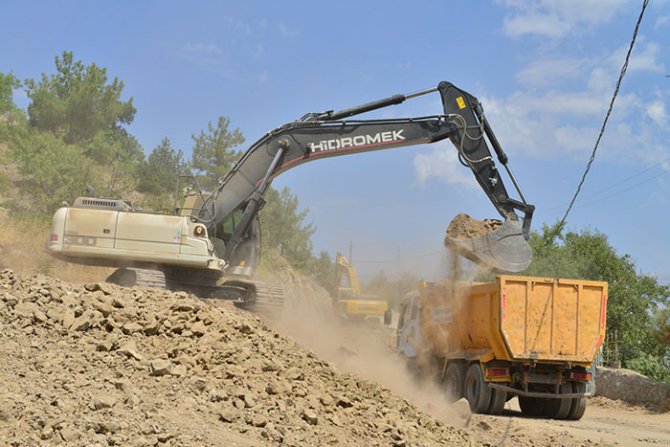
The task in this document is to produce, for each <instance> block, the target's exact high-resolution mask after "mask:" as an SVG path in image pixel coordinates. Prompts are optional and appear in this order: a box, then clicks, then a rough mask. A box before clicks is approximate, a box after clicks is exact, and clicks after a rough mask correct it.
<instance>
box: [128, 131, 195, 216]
mask: <svg viewBox="0 0 670 447" xmlns="http://www.w3.org/2000/svg"><path fill="white" fill-rule="evenodd" d="M140 171H141V176H140V181H139V184H138V189H139V191H140V192H143V193H148V194H150V195H153V196H154V198H153V200H150V202H151V204H152V208H154V209H158V210H159V209H163V208H170V207H171V206H172V205H173V203H172V202H173V201H174V192H175V188H176V185H177V179H178V177H179V175H182V174H186V173H187V164H186V162H185V161H184V153H183V152H182V151H181V150H180V149H176V148H174V147H172V144H171V143H170V140H169V139H168V138H163V141H161V143H160V144H159V145H158V146H156V147H155V148H154V149H153V150H152V151H151V154H149V157H147V160H146V161H145V162H142V164H141V168H140Z"/></svg>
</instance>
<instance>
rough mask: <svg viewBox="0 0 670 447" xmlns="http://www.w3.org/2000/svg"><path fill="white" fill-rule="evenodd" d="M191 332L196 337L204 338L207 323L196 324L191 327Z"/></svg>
mask: <svg viewBox="0 0 670 447" xmlns="http://www.w3.org/2000/svg"><path fill="white" fill-rule="evenodd" d="M191 332H192V333H193V335H195V336H196V337H202V336H203V335H205V333H206V332H207V328H206V327H205V323H203V322H202V321H198V322H196V323H195V324H193V325H192V326H191Z"/></svg>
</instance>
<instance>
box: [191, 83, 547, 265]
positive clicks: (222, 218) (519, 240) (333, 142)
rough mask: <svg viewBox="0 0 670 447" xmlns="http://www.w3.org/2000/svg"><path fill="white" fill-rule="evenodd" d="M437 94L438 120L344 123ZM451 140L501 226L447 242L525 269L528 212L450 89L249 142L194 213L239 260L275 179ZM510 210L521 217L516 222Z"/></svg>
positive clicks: (463, 102) (289, 127) (479, 121)
mask: <svg viewBox="0 0 670 447" xmlns="http://www.w3.org/2000/svg"><path fill="white" fill-rule="evenodd" d="M433 92H438V93H439V94H440V96H441V98H442V105H443V109H444V110H443V111H444V113H443V114H439V115H433V116H425V117H418V118H398V119H376V120H346V118H350V117H352V116H355V115H359V114H362V113H365V112H369V111H372V110H376V109H380V108H383V107H388V106H391V105H394V104H400V103H402V102H404V101H405V100H407V99H411V98H414V97H417V96H421V95H425V94H428V93H433ZM447 138H448V139H450V140H451V142H452V143H453V145H454V146H455V147H456V149H457V150H458V155H459V159H460V161H461V163H463V164H464V165H465V166H467V167H469V168H470V169H471V170H472V172H473V174H474V176H475V178H476V179H477V182H478V183H479V185H480V186H481V187H482V189H483V190H484V192H485V193H486V195H487V196H488V198H489V200H490V201H491V202H492V204H493V205H494V206H495V208H496V209H497V210H498V212H499V213H500V215H501V216H502V217H503V219H504V221H505V222H504V224H503V225H502V226H501V227H500V228H499V229H497V230H495V231H493V232H491V234H489V235H485V236H482V237H479V238H474V239H469V240H467V239H466V240H448V241H447V242H448V243H449V244H448V245H451V246H452V247H455V248H457V249H458V250H459V251H460V252H461V254H463V255H465V256H466V257H468V258H469V259H471V260H473V261H475V262H478V263H483V264H485V265H487V266H488V267H490V268H493V269H494V270H500V271H513V272H514V271H521V270H523V269H525V268H526V267H527V266H528V264H529V263H530V249H529V247H528V244H527V242H526V240H527V239H528V232H529V228H530V223H531V219H532V214H533V211H534V207H533V205H530V204H528V203H527V202H526V200H525V198H524V197H523V194H522V193H521V190H520V188H519V186H518V184H517V182H516V180H515V179H514V176H513V175H512V173H511V171H510V170H509V168H508V166H507V162H508V158H507V156H506V155H505V153H504V152H503V150H502V148H501V146H500V144H499V142H498V140H497V138H496V137H495V134H494V133H493V130H492V129H491V127H490V125H489V123H488V121H487V120H486V118H485V116H484V112H483V109H482V107H481V105H480V104H479V102H478V100H477V98H475V97H474V96H472V95H470V94H469V93H467V92H465V91H463V90H461V89H459V88H457V87H456V86H454V85H453V84H451V83H449V82H441V83H440V84H439V85H438V86H437V87H436V88H433V89H429V90H424V91H421V92H417V93H414V94H410V95H394V96H392V97H389V98H385V99H382V100H379V101H375V102H371V103H367V104H363V105H361V106H357V107H353V108H350V109H345V110H342V111H337V112H334V111H326V112H322V113H310V114H307V115H305V116H304V117H302V118H301V119H300V120H298V121H295V122H291V123H288V124H286V125H284V126H282V127H279V128H277V129H275V130H273V131H271V132H269V133H268V134H266V135H265V136H263V137H262V138H261V139H260V140H258V141H257V142H256V143H254V144H253V145H252V146H251V147H250V148H249V149H248V150H247V151H246V152H245V153H244V154H243V155H242V157H241V158H240V159H239V160H238V161H237V163H236V164H235V166H234V167H233V169H232V170H231V171H230V172H229V173H228V174H227V175H226V176H225V177H223V178H222V179H221V181H220V183H219V187H218V189H217V191H216V192H215V193H214V194H212V195H210V196H209V198H208V199H207V200H206V201H205V203H204V204H203V206H202V208H201V210H200V212H199V213H198V220H200V221H201V222H202V223H204V224H205V225H207V227H208V231H209V234H210V235H214V236H215V237H220V238H221V239H223V240H224V244H225V248H224V249H223V253H221V255H222V257H223V258H224V259H226V260H234V259H236V258H239V256H237V255H236V252H237V250H238V249H239V247H240V246H241V245H242V244H244V243H245V241H246V240H247V239H249V237H250V235H251V234H253V233H254V231H253V228H254V226H255V225H256V224H257V215H258V212H259V211H260V209H261V208H262V207H263V205H264V199H263V197H264V194H265V192H266V191H267V189H268V187H269V186H270V183H271V182H272V180H273V179H274V178H275V177H276V176H277V175H279V174H281V173H282V172H285V171H287V170H288V169H291V168H293V167H295V166H298V165H300V164H303V163H306V162H309V161H312V160H317V159H320V158H328V157H336V156H341V155H349V154H354V153H360V152H368V151H374V150H382V149H391V148H396V147H403V146H412V145H418V144H428V143H435V142H438V141H441V140H444V139H447ZM487 139H488V141H489V142H490V143H491V145H492V147H493V149H494V151H495V153H496V155H497V158H498V161H499V162H500V164H501V165H502V166H504V167H505V169H506V170H507V172H508V174H509V177H510V178H511V179H512V181H513V183H514V186H515V188H516V190H517V192H518V194H519V196H520V199H521V200H515V199H512V198H510V196H509V195H508V193H507V190H506V188H505V186H504V184H503V181H502V178H501V175H500V171H499V170H498V168H497V165H496V163H495V162H494V160H493V156H492V154H491V151H490V150H489V147H488V144H487ZM516 211H520V212H521V214H522V220H521V221H519V217H518V216H517V213H516ZM233 216H235V219H236V224H235V228H234V230H233V231H232V233H229V234H227V235H226V236H225V237H222V236H221V235H222V233H223V230H222V227H223V224H224V223H225V222H227V221H229V220H230V219H231V218H233Z"/></svg>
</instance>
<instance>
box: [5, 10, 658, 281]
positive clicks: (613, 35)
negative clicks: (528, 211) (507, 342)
mask: <svg viewBox="0 0 670 447" xmlns="http://www.w3.org/2000/svg"><path fill="white" fill-rule="evenodd" d="M641 5H642V1H641V0H639V1H637V0H635V1H626V0H535V1H530V0H498V1H448V2H447V1H415V2H407V1H391V0H386V1H360V0H359V1H343V0H341V1H338V2H314V1H292V2H277V1H242V0H238V1H198V2H175V1H142V2H134V1H132V2H131V1H115V2H108V1H107V2H102V1H59V2H46V1H44V2H35V1H13V0H10V1H6V2H3V14H2V15H0V54H2V57H0V71H2V72H8V71H13V72H14V74H15V75H16V76H17V77H19V78H20V79H26V78H33V79H34V78H38V77H39V76H40V73H42V72H46V73H52V72H53V71H54V57H55V56H56V55H59V54H61V53H62V52H63V51H64V50H67V51H73V52H74V55H75V58H77V59H80V60H82V61H83V62H84V63H86V64H90V63H93V62H95V63H96V64H98V65H99V66H102V67H106V68H107V69H108V73H109V75H110V76H111V77H114V76H116V77H118V78H119V79H121V80H123V81H124V82H125V90H124V92H125V95H124V97H125V98H128V97H133V99H134V103H135V105H136V107H137V109H138V113H137V115H136V118H135V121H134V123H133V124H132V125H131V126H130V127H129V130H130V132H131V133H132V134H134V135H135V136H136V137H137V138H138V139H139V141H140V143H141V144H142V145H143V147H144V149H145V152H147V153H148V152H149V151H151V149H153V148H154V147H155V146H156V145H158V143H159V142H160V141H161V139H162V138H164V137H168V138H169V139H170V140H171V141H172V143H173V145H174V146H176V147H178V148H180V149H182V150H184V152H186V153H187V154H190V151H191V146H192V140H191V135H192V134H196V133H198V132H199V131H200V130H202V129H205V128H206V126H207V123H208V122H215V121H216V119H217V117H218V116H221V115H225V116H227V117H229V118H230V119H231V123H232V126H233V127H237V128H239V129H240V130H241V131H242V132H243V134H244V135H245V136H246V138H247V143H248V144H251V143H252V142H253V141H255V140H256V139H258V138H260V137H261V136H262V135H263V134H264V133H265V132H268V131H270V130H272V129H273V128H275V127H278V126H280V125H282V124H284V123H286V122H289V121H292V120H294V119H296V118H298V117H300V116H302V115H304V114H305V113H307V112H313V111H322V110H326V109H341V108H346V107H350V106H354V105H358V104H361V103H364V102H368V101H372V100H376V99H380V98H385V97H387V96H390V95H392V94H396V93H410V92H414V91H417V90H422V89H425V88H429V87H433V86H435V85H437V83H438V82H439V81H442V80H447V81H451V82H453V83H454V84H456V85H458V86H459V87H461V88H463V89H465V90H468V91H469V92H470V93H472V94H474V95H475V96H477V97H478V98H479V99H480V101H481V102H482V104H483V106H484V109H485V111H486V113H487V116H488V118H489V120H490V122H491V124H492V126H493V128H494V130H495V132H496V133H497V135H498V138H499V140H500V141H501V143H502V145H503V148H504V149H505V151H506V152H507V153H508V155H509V156H510V167H511V169H512V170H513V172H514V174H515V175H516V177H517V179H518V180H519V182H520V184H521V187H522V188H523V190H524V193H525V195H526V197H527V199H528V200H529V202H531V203H533V204H535V205H536V207H537V211H536V214H535V219H534V227H535V228H540V227H541V225H542V224H543V223H554V222H556V221H557V220H558V219H559V218H560V217H561V216H562V214H563V212H564V211H565V208H566V207H567V204H568V202H569V200H570V198H571V196H572V194H573V193H574V190H575V188H576V186H577V183H578V181H579V179H580V178H581V175H582V172H583V169H584V166H585V163H586V162H587V160H588V158H589V156H590V152H591V150H592V148H593V145H594V143H595V140H596V137H597V135H598V131H599V129H600V126H601V124H602V120H603V118H604V115H605V112H606V110H607V107H608V105H609V100H610V98H611V95H612V92H613V90H614V86H615V83H616V79H617V76H618V73H619V71H620V68H621V65H622V63H623V61H624V57H625V54H626V50H627V48H628V45H629V42H630V38H631V36H632V32H633V27H634V25H635V21H636V19H637V17H638V15H639V12H640V9H641ZM668 42H670V1H667V0H655V1H654V0H652V1H651V4H650V5H649V7H648V8H647V11H646V14H645V18H644V21H643V23H642V26H641V29H640V33H639V36H638V41H637V44H636V47H635V50H634V52H633V55H632V59H631V64H630V67H629V70H628V74H627V76H626V78H625V79H624V83H623V85H622V88H621V91H620V94H619V97H618V100H617V103H616V105H615V108H614V112H613V115H612V117H611V119H610V123H609V126H608V129H607V131H606V133H605V137H604V138H603V140H602V142H601V145H600V149H599V152H598V157H597V159H596V162H595V164H594V166H593V168H592V171H591V174H590V176H589V177H588V179H587V181H586V184H585V186H584V188H583V192H582V194H581V196H580V198H579V199H578V201H577V203H576V206H575V208H574V209H573V211H572V213H571V215H570V217H569V219H568V228H570V229H574V230H580V229H583V228H589V229H592V230H599V231H601V232H603V233H605V234H607V235H608V236H609V238H610V242H611V243H612V245H613V246H614V247H615V248H616V249H617V251H618V252H619V253H620V254H629V255H630V256H631V258H632V259H633V260H634V261H635V263H636V264H637V266H638V267H639V269H640V270H641V271H643V272H644V273H649V274H655V275H657V276H658V277H659V278H660V279H661V280H663V281H665V282H670V262H668V261H667V259H668V255H667V254H668V250H669V249H670V233H669V231H668V222H669V221H670V188H669V186H670V177H669V176H668V171H670V147H669V145H668V142H669V141H670V78H669V77H667V76H666V75H667V74H670V46H668ZM15 101H16V103H17V104H19V105H21V106H25V105H26V104H27V98H26V97H25V94H24V93H23V92H20V91H18V92H16V95H15ZM440 111H441V110H440V103H439V97H438V96H437V95H435V96H432V97H423V98H421V99H418V100H415V101H408V102H407V103H405V104H403V105H400V106H394V107H391V108H387V109H384V110H383V111H379V112H374V113H371V114H368V117H370V118H375V117H402V116H422V115H432V114H437V113H440ZM245 147H246V145H245ZM241 149H242V148H241ZM274 185H275V186H276V187H282V186H288V187H290V188H291V189H292V191H293V192H294V193H295V194H297V195H298V196H299V198H300V202H301V205H302V206H304V207H308V208H309V209H310V214H309V219H310V220H311V221H312V222H314V224H315V225H316V227H317V232H316V234H315V236H314V238H313V240H314V245H315V250H316V251H320V250H326V251H328V252H329V253H331V254H334V253H335V251H336V250H341V251H344V252H345V253H346V252H347V251H348V247H349V241H350V240H351V241H353V247H354V248H353V258H354V263H355V264H356V265H357V267H358V268H359V270H360V271H361V273H362V274H363V276H364V277H369V275H371V274H372V273H374V272H376V271H378V270H380V269H383V270H384V271H385V272H386V273H387V274H388V275H389V276H393V275H394V274H395V273H396V272H397V271H398V270H407V271H411V272H413V273H416V274H418V275H420V276H423V277H425V278H429V279H434V278H438V277H440V276H441V275H442V274H443V273H444V271H445V266H444V251H443V249H442V240H443V235H444V231H445V228H446V226H447V224H448V223H449V221H450V220H451V219H452V218H453V217H454V216H455V215H456V214H457V213H458V212H461V211H463V212H467V213H469V214H470V215H472V216H473V217H476V218H485V217H498V216H497V213H496V212H495V210H494V208H493V207H492V205H491V204H490V203H489V201H488V200H487V198H486V196H485V195H484V193H483V192H482V191H480V190H479V188H478V187H477V186H476V185H475V183H474V181H473V180H472V178H471V174H470V172H469V170H467V169H466V168H463V167H462V166H460V165H459V164H458V162H457V160H456V151H455V149H454V148H453V147H452V146H451V145H450V143H448V142H442V143H438V144H435V145H424V146H416V147H412V148H403V149H393V150H388V151H382V152H375V153H369V154H361V155H354V156H345V157H339V158H334V159H328V160H321V161H315V162H313V163H309V164H306V165H303V166H300V167H298V168H296V169H294V170H291V171H288V172H287V173H285V174H283V175H282V176H280V177H278V178H277V180H276V181H275V183H274ZM507 186H508V190H511V188H512V185H511V184H510V183H509V182H508V185H507ZM398 259H399V260H400V261H399V262H398Z"/></svg>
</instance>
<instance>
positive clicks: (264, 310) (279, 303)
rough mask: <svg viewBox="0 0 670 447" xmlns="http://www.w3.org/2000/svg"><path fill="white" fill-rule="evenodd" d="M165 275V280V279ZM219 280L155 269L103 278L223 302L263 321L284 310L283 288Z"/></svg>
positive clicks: (132, 270)
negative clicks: (182, 291) (180, 291)
mask: <svg viewBox="0 0 670 447" xmlns="http://www.w3.org/2000/svg"><path fill="white" fill-rule="evenodd" d="M166 276H167V280H166ZM219 278H220V277H219V276H218V275H216V274H212V273H209V272H202V271H198V270H194V269H188V270H187V269H168V270H167V272H163V271H161V270H155V269H142V268H136V267H124V268H119V269H117V270H116V271H115V272H114V273H113V274H112V275H110V276H109V277H108V278H107V281H108V282H111V283H114V284H118V285H120V286H123V287H155V288H160V289H169V290H185V291H188V292H192V293H193V294H195V295H196V296H197V297H199V298H200V299H203V300H205V301H207V302H209V303H211V304H214V305H220V304H224V303H226V302H228V303H233V304H234V305H235V306H237V307H239V308H241V309H245V310H248V311H249V312H252V313H254V314H257V315H260V316H263V317H265V318H277V317H278V316H280V315H281V313H282V311H283V308H284V289H283V288H282V287H278V286H274V285H271V284H266V283H260V282H256V281H250V280H231V281H227V282H224V283H219V282H218V279H219Z"/></svg>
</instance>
